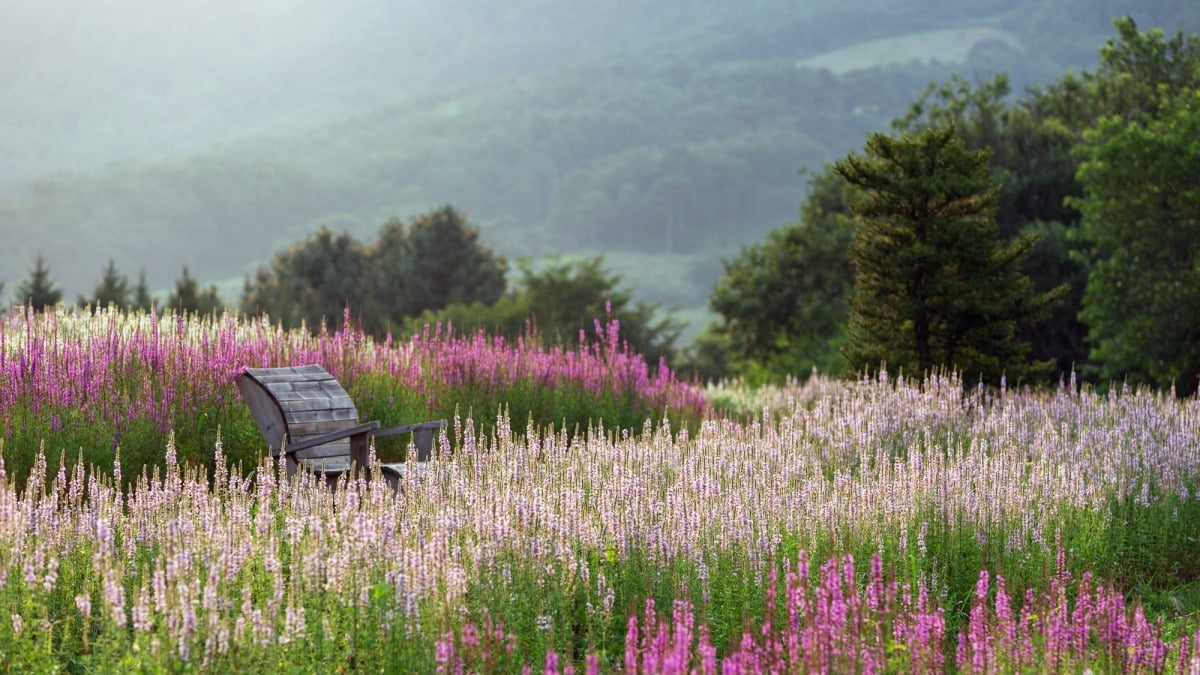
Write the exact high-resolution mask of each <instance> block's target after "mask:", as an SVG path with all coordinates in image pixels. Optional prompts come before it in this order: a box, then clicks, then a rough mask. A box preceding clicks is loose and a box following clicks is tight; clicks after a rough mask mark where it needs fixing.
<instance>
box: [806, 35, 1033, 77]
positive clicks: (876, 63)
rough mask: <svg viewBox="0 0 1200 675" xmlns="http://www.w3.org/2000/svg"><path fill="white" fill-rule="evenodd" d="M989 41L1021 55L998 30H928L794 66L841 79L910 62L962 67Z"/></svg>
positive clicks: (1010, 38) (1016, 44)
mask: <svg viewBox="0 0 1200 675" xmlns="http://www.w3.org/2000/svg"><path fill="white" fill-rule="evenodd" d="M991 41H995V42H1000V43H1002V44H1004V45H1005V46H1006V47H1009V48H1010V49H1013V50H1015V51H1019V52H1023V51H1025V48H1024V47H1023V46H1022V45H1021V42H1020V40H1019V39H1017V36H1016V35H1013V34H1012V33H1010V32H1008V31H1005V30H1001V29H999V28H991V27H987V26H977V27H973V28H946V29H941V30H928V31H921V32H918V33H909V34H907V35H901V36H898V37H891V38H884V39H881V40H872V41H870V42H862V43H859V44H856V45H851V46H849V47H844V48H842V49H835V50H833V51H829V52H825V53H823V54H818V55H816V56H813V57H809V58H807V59H804V60H802V61H798V62H797V63H796V65H797V66H799V67H801V68H827V69H829V70H830V72H832V73H834V74H835V75H843V74H845V73H848V72H851V71H854V70H864V69H867V68H877V67H881V66H888V65H904V64H907V63H911V62H913V61H917V62H920V63H930V62H934V61H938V62H941V63H965V62H966V60H967V56H968V55H969V54H970V53H971V50H972V49H974V48H975V47H976V46H977V45H979V44H981V43H984V42H991Z"/></svg>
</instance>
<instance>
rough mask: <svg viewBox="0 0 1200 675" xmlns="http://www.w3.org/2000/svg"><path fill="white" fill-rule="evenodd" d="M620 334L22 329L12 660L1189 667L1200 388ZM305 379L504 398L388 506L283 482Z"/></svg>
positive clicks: (9, 541) (1197, 618)
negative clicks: (723, 365)
mask: <svg viewBox="0 0 1200 675" xmlns="http://www.w3.org/2000/svg"><path fill="white" fill-rule="evenodd" d="M605 344H608V341H607V339H606V342H605V343H603V344H600V345H591V346H588V345H585V346H583V347H581V348H580V350H579V351H578V352H574V353H571V354H568V353H564V352H561V351H557V352H556V351H555V350H552V349H551V350H542V349H541V348H540V347H538V348H537V349H533V350H532V351H529V350H519V349H513V348H511V346H510V345H505V344H504V343H502V342H498V341H494V340H488V339H482V340H480V341H472V340H471V339H465V340H460V339H458V338H454V337H449V336H440V335H423V336H414V337H413V338H412V339H410V340H403V341H397V342H395V343H387V344H378V343H374V342H373V341H371V340H370V339H368V338H366V337H365V336H363V335H362V334H361V333H358V332H356V331H354V330H353V329H352V327H349V326H343V327H342V329H339V330H338V331H336V332H334V333H330V334H327V335H324V336H315V337H312V336H302V335H297V334H295V333H287V332H283V331H278V330H272V329H270V327H269V326H266V325H263V324H261V323H255V322H248V323H243V322H239V321H236V320H234V319H231V318H229V317H226V318H224V319H220V320H215V321H214V320H212V319H209V320H198V319H194V318H192V319H186V318H185V319H179V318H175V317H166V318H159V317H147V316H144V315H139V316H132V317H130V316H125V315H121V314H119V313H109V314H102V315H99V316H97V317H73V318H72V317H67V316H59V317H52V318H46V317H35V316H31V315H27V314H14V315H10V316H9V317H8V318H7V319H6V320H5V322H4V323H3V324H2V329H0V369H3V371H4V375H5V379H4V380H3V382H4V383H5V385H4V387H3V388H0V415H2V418H0V419H3V423H4V436H3V438H4V439H5V440H4V441H3V447H2V448H0V450H2V457H3V461H4V465H3V466H4V470H3V473H2V474H0V512H3V513H4V514H5V516H4V517H3V518H0V579H2V580H3V583H0V667H3V668H4V669H5V670H10V671H22V672H47V671H52V670H68V671H78V672H85V671H86V672H92V671H117V670H121V671H128V670H152V671H158V670H167V671H182V670H199V671H209V670H211V671H222V672H225V671H239V672H240V671H267V670H270V671H272V672H274V671H278V670H282V671H293V672H311V671H321V672H330V671H346V670H364V671H379V670H382V671H386V672H401V671H403V672H434V671H439V670H440V671H441V672H459V671H463V672H519V671H520V670H521V669H522V668H523V667H531V668H535V669H542V670H543V671H544V672H570V671H574V672H579V671H587V672H654V673H659V672H664V673H665V672H693V671H694V672H718V671H720V672H759V671H781V672H798V671H808V670H818V671H820V670H828V671H838V672H847V671H854V670H861V671H864V672H929V671H969V672H1013V671H1025V672H1029V671H1051V672H1083V671H1085V670H1091V671H1092V672H1116V671H1121V672H1192V671H1193V670H1194V669H1196V668H1200V661H1197V647H1198V646H1200V645H1198V644H1197V642H1196V641H1197V639H1200V633H1198V631H1200V588H1198V587H1197V581H1196V580H1197V578H1198V577H1200V568H1197V567H1196V563H1195V555H1194V552H1195V550H1196V546H1197V540H1198V539H1200V499H1198V498H1197V491H1198V490H1200V464H1197V461H1196V458H1197V454H1196V448H1197V447H1200V402H1197V401H1196V400H1195V399H1188V400H1177V399H1174V398H1171V397H1169V396H1166V395H1164V394H1161V393H1157V392H1151V391H1122V390H1119V389H1117V390H1114V391H1112V392H1109V393H1105V394H1099V393H1097V392H1095V391H1092V390H1089V389H1086V388H1084V389H1080V388H1077V387H1075V386H1074V383H1068V384H1066V385H1064V386H1063V387H1061V388H1060V389H1057V390H1054V391H1024V390H1022V391H1007V390H1004V389H1001V390H985V389H981V388H976V387H965V386H964V385H963V383H962V382H960V381H959V380H958V379H956V378H955V377H952V376H933V377H930V378H928V379H924V380H921V381H915V380H910V379H904V378H894V377H889V376H888V375H887V374H880V376H879V377H877V378H873V379H870V380H860V381H832V380H826V379H824V378H821V377H820V376H814V377H813V378H811V379H809V380H807V381H805V382H799V381H790V382H788V383H787V384H786V385H785V386H782V387H775V388H758V389H748V388H746V387H744V386H742V385H739V384H737V383H726V384H724V385H719V386H713V387H710V388H708V389H707V390H701V389H699V388H697V387H695V386H694V385H690V384H688V383H686V382H679V381H676V380H674V379H671V377H670V376H669V375H666V374H660V375H657V376H655V377H654V378H651V377H645V378H643V377H641V376H640V375H639V373H642V372H643V371H642V370H641V369H640V367H639V359H638V357H636V355H630V354H626V353H622V352H620V351H619V350H616V349H614V348H612V347H611V346H609V347H605ZM105 355H107V356H105ZM106 358H107V360H105V359H106ZM309 361H312V362H320V363H322V364H323V365H325V366H326V367H327V368H328V369H329V370H331V371H332V372H335V373H337V374H338V376H339V378H341V379H342V380H343V382H344V383H345V384H346V386H347V388H348V389H349V390H350V391H351V392H352V393H353V395H354V396H355V397H356V399H357V398H360V397H361V398H364V399H370V400H372V401H374V403H372V404H371V405H376V406H377V407H378V409H386V408H387V404H388V403H394V402H395V401H394V400H393V401H389V398H392V399H395V400H399V399H398V396H399V395H400V394H401V392H403V391H404V390H413V391H416V392H417V395H416V396H414V397H413V398H411V399H410V402H409V403H408V404H405V405H407V406H412V405H416V403H415V402H420V405H421V406H423V407H422V409H420V410H419V411H418V410H416V408H412V409H410V410H409V411H408V412H406V413H405V416H406V417H408V416H409V413H412V414H413V415H417V414H418V413H419V415H417V416H419V417H420V418H421V419H424V418H425V416H426V415H428V414H429V413H431V412H436V411H439V410H443V409H444V408H443V407H442V406H444V405H446V401H448V400H450V399H454V398H455V397H457V400H459V401H465V400H476V401H480V403H479V404H477V405H475V406H474V407H473V408H471V409H470V410H471V414H467V410H468V408H467V407H465V406H463V405H462V404H461V403H460V404H458V405H457V406H456V407H457V408H458V410H459V414H457V415H454V414H451V415H449V417H450V418H451V420H452V424H451V426H450V429H449V430H448V432H447V433H446V434H445V435H444V436H443V437H442V438H440V439H439V440H438V443H437V459H436V460H435V462H434V463H433V464H431V465H430V466H429V469H428V471H427V472H426V474H425V477H424V479H423V480H417V479H416V478H415V477H413V475H414V474H413V473H410V474H409V476H410V477H409V478H406V479H404V481H403V482H402V484H401V487H400V489H399V490H398V491H397V492H392V491H390V490H389V489H388V488H387V487H386V485H385V482H384V481H382V480H372V481H356V482H347V483H343V484H342V485H340V486H339V487H338V489H336V490H333V491H330V490H328V489H326V488H323V487H321V486H319V485H318V484H317V483H316V482H315V481H313V480H311V479H307V478H305V479H302V480H299V481H294V482H289V481H287V480H285V479H282V478H281V477H280V475H279V473H278V470H277V467H275V466H274V465H273V464H272V463H270V462H263V461H262V460H261V456H262V454H264V450H263V444H262V442H261V441H260V440H258V439H256V438H255V437H254V436H255V430H254V429H253V427H252V425H251V426H250V427H249V428H248V429H247V427H246V425H245V423H244V421H241V418H240V417H239V415H241V414H242V413H241V412H240V410H241V409H242V408H243V407H244V406H242V405H241V404H240V402H239V401H238V400H237V399H236V397H235V395H234V394H233V393H232V382H231V380H232V376H233V375H234V374H236V372H237V370H238V368H239V367H240V366H242V365H260V364H262V365H265V364H267V363H270V364H272V365H282V364H286V363H299V362H309ZM642 365H643V366H644V364H642ZM535 366H536V367H535ZM492 373H498V374H500V375H501V376H494V375H492ZM468 375H469V377H468ZM572 378H574V379H572ZM656 378H658V379H656ZM468 391H469V392H472V393H470V394H467V393H464V392H468ZM64 392H66V393H71V392H82V393H88V396H87V397H86V398H76V399H71V400H70V401H68V400H67V399H66V398H64V397H65V396H66V395H67V394H66V393H64ZM89 392H90V393H89ZM56 397H57V398H56ZM472 397H475V398H472ZM441 399H445V400H441ZM102 402H104V405H101V403H102ZM501 406H503V407H501ZM606 406H612V408H611V409H612V410H613V411H615V410H616V409H617V408H621V407H623V408H624V409H625V413H626V414H627V416H626V417H625V418H623V419H625V420H627V421H624V422H614V421H611V418H610V416H609V415H610V413H605V414H604V415H603V418H604V422H603V425H601V424H600V423H599V421H598V418H599V417H600V416H598V415H595V412H596V411H600V410H605V409H606ZM401 407H404V406H401ZM68 410H74V411H76V413H75V416H74V417H70V418H69V419H68V418H67V417H65V415H67V414H68V413H67V411H68ZM481 410H486V412H480V411H481ZM497 410H499V411H500V413H499V414H496V411H497ZM505 410H507V411H508V412H507V413H505V412H504V411H505ZM516 411H519V412H516ZM570 411H573V412H570ZM580 411H582V414H584V415H586V414H587V413H588V412H589V411H590V412H591V413H592V417H591V418H590V419H591V422H590V423H589V422H587V421H586V420H587V419H588V418H587V417H584V418H583V419H584V420H585V421H584V422H583V423H582V424H580V425H575V426H571V427H570V428H567V427H565V426H564V425H563V424H561V423H551V422H547V421H545V420H554V419H564V418H565V419H572V417H571V415H579V414H580ZM139 415H144V416H146V419H145V420H144V421H142V422H137V420H136V419H135V420H133V421H130V420H129V419H128V418H129V417H130V416H132V417H133V418H138V416H139ZM372 417H373V418H376V419H381V420H382V421H384V422H385V423H390V422H391V420H387V419H382V418H379V417H378V416H376V415H374V414H373V415H372ZM185 418H186V419H185ZM117 420H125V421H123V422H121V423H120V424H118V423H117ZM628 420H638V421H634V422H630V421H628ZM164 421H165V422H166V423H165V424H161V422H164ZM397 421H399V420H397ZM552 424H553V426H552ZM67 426H69V427H73V431H71V432H70V433H65V432H62V431H61V430H62V429H63V428H64V427H67ZM114 429H115V430H116V431H118V432H120V433H119V435H118V436H117V437H116V438H115V439H114V436H113V432H114ZM134 430H138V431H137V432H136V433H134ZM197 439H201V440H199V441H198V440H197ZM135 442H136V443H142V444H143V446H144V447H142V449H141V450H139V451H138V453H140V456H141V458H142V459H141V465H140V466H141V468H139V469H134V468H133V464H132V461H131V458H130V455H131V454H134V453H132V451H131V450H127V444H133V443H135ZM117 448H119V452H118V450H117ZM151 448H158V451H157V453H158V454H157V456H154V455H155V452H154V451H153V450H151ZM17 467H25V469H24V471H19V470H17Z"/></svg>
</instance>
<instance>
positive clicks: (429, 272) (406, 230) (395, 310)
mask: <svg viewBox="0 0 1200 675" xmlns="http://www.w3.org/2000/svg"><path fill="white" fill-rule="evenodd" d="M370 259H371V266H372V270H373V279H372V281H373V286H374V291H375V293H374V295H375V299H376V300H377V302H378V306H379V309H380V311H381V314H382V316H381V317H380V318H381V319H385V320H390V321H391V322H393V323H394V324H402V323H403V320H404V319H406V318H409V317H414V316H417V315H419V314H421V313H422V312H424V311H426V310H436V309H441V308H442V307H445V306H447V305H450V304H452V303H461V304H471V303H473V302H481V303H483V304H485V305H490V304H492V303H494V302H496V301H497V300H498V299H499V298H500V297H501V296H502V295H504V291H505V283H506V282H505V272H506V270H507V267H508V265H507V262H506V261H505V260H504V258H503V257H501V256H498V255H496V253H495V252H494V251H492V249H491V248H490V247H487V246H485V245H484V244H483V242H482V241H481V240H480V237H479V228H477V227H475V226H473V225H471V224H470V223H468V222H467V220H466V219H465V218H464V217H463V216H462V214H460V213H459V212H458V211H457V210H455V209H454V208H453V207H451V206H443V207H441V208H438V209H435V210H433V211H431V212H429V213H426V214H423V215H421V216H418V217H416V218H414V219H412V220H411V221H410V222H409V223H408V224H407V225H405V224H403V223H401V222H400V221H398V220H392V221H390V222H388V223H387V224H386V225H384V226H383V228H382V229H381V230H380V233H379V239H378V241H377V242H376V243H375V245H374V246H373V247H372V249H371V251H370Z"/></svg>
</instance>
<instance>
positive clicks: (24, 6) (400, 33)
mask: <svg viewBox="0 0 1200 675" xmlns="http://www.w3.org/2000/svg"><path fill="white" fill-rule="evenodd" d="M428 4H434V3H424V2H383V1H382V0H351V1H349V2H347V1H345V0H341V1H339V2H336V3H334V2H301V1H289V0H253V1H247V0H204V1H199V0H167V1H164V0H114V1H104V2H95V1H92V0H88V1H81V0H56V1H55V2H43V1H42V0H16V1H15V2H14V1H13V0H7V1H6V2H4V3H3V4H2V5H0V91H2V93H0V127H2V128H3V130H4V131H3V135H2V136H0V150H4V151H7V152H6V153H5V154H6V155H7V157H8V159H0V178H4V177H14V176H18V175H21V174H25V175H30V174H32V173H36V172H38V171H44V170H52V169H56V168H81V167H86V166H88V165H91V164H95V163H97V162H103V161H106V160H116V159H126V158H129V157H142V156H162V155H166V154H172V153H175V152H179V151H189V150H192V149H195V148H197V147H203V146H204V145H206V144H209V143H211V142H214V141H219V140H224V139H229V138H234V137H238V136H244V135H249V134H252V133H255V132H258V131H261V130H266V129H272V128H278V125H280V124H290V125H293V126H294V125H297V124H305V123H311V122H319V121H324V120H327V119H331V118H333V117H336V116H339V115H343V114H345V113H346V112H347V111H349V110H352V109H361V108H362V107H364V106H370V105H375V104H379V103H384V102H388V101H391V100H395V99H396V98H397V97H399V96H401V95H403V94H404V91H403V87H402V86H400V85H401V82H397V86H396V87H395V88H391V87H370V88H369V89H367V88H364V87H361V86H357V85H358V83H360V82H363V81H366V80H370V81H372V82H375V83H378V82H379V79H378V76H379V75H384V76H386V74H387V73H388V72H394V73H396V75H397V76H398V77H401V76H402V75H403V74H404V73H407V72H409V71H410V70H413V69H416V70H418V71H419V70H420V68H421V64H418V63H415V62H414V61H415V59H393V60H391V61H392V62H390V63H389V62H387V61H388V59H386V58H381V57H379V56H378V55H379V54H386V53H389V52H391V53H404V52H408V53H410V54H420V53H421V51H423V48H424V47H426V46H427V45H429V43H430V41H431V40H433V39H434V38H436V36H437V35H438V31H439V30H440V29H443V28H444V27H445V26H444V24H445V22H444V21H439V22H433V23H431V22H429V21H428V19H429V17H427V16H425V15H426V14H427V11H428V10H426V9H423V8H424V7H426V6H427V5H428ZM448 16H452V14H451V15H448ZM417 27H420V30H417ZM439 27H441V28H439ZM397 45H404V46H405V49H401V50H399V51H398V52H397V50H396V49H395V47H396V46H397ZM397 61H405V62H397ZM371 69H375V70H374V71H373V72H371V73H366V74H368V75H375V76H376V77H367V78H364V77H363V75H364V72H363V71H364V70H371ZM404 79H407V80H411V79H413V78H412V77H411V76H410V77H407V78H402V79H401V81H402V80H404Z"/></svg>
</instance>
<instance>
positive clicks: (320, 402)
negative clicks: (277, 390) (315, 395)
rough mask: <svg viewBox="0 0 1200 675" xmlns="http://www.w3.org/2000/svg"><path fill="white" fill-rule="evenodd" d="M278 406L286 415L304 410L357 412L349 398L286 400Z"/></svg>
mask: <svg viewBox="0 0 1200 675" xmlns="http://www.w3.org/2000/svg"><path fill="white" fill-rule="evenodd" d="M279 406H280V407H281V408H283V410H284V412H286V413H298V412H304V411H306V410H342V409H345V410H355V411H357V410H358V408H356V407H355V406H354V401H353V400H352V399H351V398H350V397H349V396H337V397H333V398H325V399H287V400H284V401H280V402H279Z"/></svg>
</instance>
